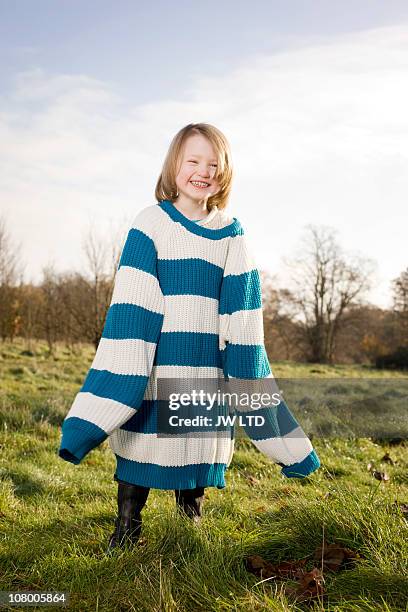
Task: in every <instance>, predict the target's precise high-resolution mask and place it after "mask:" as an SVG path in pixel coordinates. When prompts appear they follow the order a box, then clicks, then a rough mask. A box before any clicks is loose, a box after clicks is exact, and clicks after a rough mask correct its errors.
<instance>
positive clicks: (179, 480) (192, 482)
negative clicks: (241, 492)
mask: <svg viewBox="0 0 408 612" xmlns="http://www.w3.org/2000/svg"><path fill="white" fill-rule="evenodd" d="M115 455H116V453H115ZM116 461H117V467H116V473H115V479H116V478H118V479H119V480H124V481H125V482H128V483H130V484H137V485H139V486H142V487H152V488H155V489H195V488H196V487H217V488H218V489H223V488H224V487H225V486H226V485H225V479H224V474H225V470H226V464H225V463H213V464H209V463H199V464H188V465H183V466H176V467H173V466H172V467H167V466H162V465H156V464H155V463H140V462H139V461H131V460H130V459H124V458H123V457H120V456H119V455H116Z"/></svg>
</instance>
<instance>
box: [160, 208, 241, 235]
mask: <svg viewBox="0 0 408 612" xmlns="http://www.w3.org/2000/svg"><path fill="white" fill-rule="evenodd" d="M158 204H159V206H160V207H161V208H162V209H163V210H164V211H165V212H166V213H167V214H168V215H169V217H171V219H173V221H176V222H178V223H181V224H182V225H183V226H184V227H185V228H186V229H188V230H189V231H190V232H192V233H193V234H198V235H199V236H204V237H205V238H214V239H218V238H225V237H226V236H234V235H235V234H241V233H242V227H241V224H240V222H239V221H238V219H236V218H235V217H233V219H234V221H233V222H232V223H230V224H229V225H226V226H225V227H222V228H219V229H211V228H209V227H206V225H208V223H209V222H210V221H211V220H212V219H214V217H215V216H216V215H218V214H219V211H218V207H217V206H214V207H213V208H212V210H211V212H210V213H209V214H208V215H207V217H205V219H204V220H203V221H202V222H201V223H199V224H197V223H195V222H194V221H192V220H191V219H189V218H188V217H186V216H185V215H183V213H182V212H180V211H179V210H178V208H176V207H175V206H174V204H173V202H172V201H171V200H160V202H159V203H158Z"/></svg>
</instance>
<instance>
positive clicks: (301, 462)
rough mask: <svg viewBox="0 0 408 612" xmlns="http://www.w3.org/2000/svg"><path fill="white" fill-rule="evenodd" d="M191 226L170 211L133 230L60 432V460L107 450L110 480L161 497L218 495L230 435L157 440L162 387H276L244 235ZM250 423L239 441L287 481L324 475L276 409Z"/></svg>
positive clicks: (223, 226)
mask: <svg viewBox="0 0 408 612" xmlns="http://www.w3.org/2000/svg"><path fill="white" fill-rule="evenodd" d="M199 221H200V223H196V222H195V221H193V220H191V219H188V218H187V217H186V216H185V215H184V214H183V213H181V212H180V211H179V210H178V209H177V208H176V207H175V206H174V204H173V203H172V202H171V201H170V200H161V201H159V202H158V203H157V204H153V205H150V206H147V207H145V208H144V209H142V210H141V211H140V212H139V213H138V214H137V216H136V218H135V219H134V221H133V223H132V226H131V228H130V229H129V232H128V235H127V238H126V241H125V244H124V247H123V250H122V253H121V258H120V262H119V266H118V269H117V272H116V276H115V284H114V290H113V295H112V300H111V304H110V307H109V310H108V313H107V316H106V321H105V326H104V329H103V333H102V337H101V340H100V342H99V345H98V348H97V351H96V353H95V357H94V359H93V362H92V364H91V367H90V369H89V371H88V373H87V376H86V378H85V381H84V383H83V385H82V387H81V389H80V390H79V392H78V393H77V395H76V397H75V399H74V402H73V404H72V405H71V407H70V410H69V412H68V414H67V415H66V417H65V419H64V422H63V424H62V439H61V444H60V448H59V451H58V453H59V456H60V457H61V458H62V459H64V460H66V461H69V462H71V463H73V464H79V463H80V462H81V461H82V459H83V458H84V457H85V456H86V455H87V454H88V453H89V452H90V451H91V450H92V449H94V448H96V447H97V446H99V445H100V444H101V443H102V442H103V441H104V440H105V439H108V443H109V445H110V448H111V449H112V451H113V453H114V454H115V457H116V472H115V478H116V479H119V480H124V481H126V482H130V483H133V484H138V485H142V486H145V487H152V488H157V489H191V488H195V487H208V486H213V487H218V488H220V489H221V488H224V487H225V486H226V485H225V480H224V474H225V471H226V469H227V468H228V466H229V465H230V463H231V460H232V456H233V451H234V432H233V428H232V431H231V434H230V435H228V436H225V435H224V436H221V437H217V436H212V437H211V438H208V437H205V436H201V437H200V436H197V435H195V436H194V435H192V436H191V437H188V436H180V435H178V436H167V437H160V436H159V435H158V433H157V429H156V427H157V410H158V408H157V406H158V402H157V395H155V390H156V388H157V387H156V383H157V381H158V380H159V379H163V378H174V379H177V378H186V379H188V378H192V377H195V378H196V377H202V378H210V377H211V378H213V379H219V378H221V377H224V378H225V377H226V378H227V379H229V378H230V377H231V378H234V377H235V378H240V379H245V380H248V382H250V381H254V380H255V382H256V381H257V379H264V378H273V375H272V372H271V369H270V366H269V362H268V358H267V354H266V350H265V346H264V331H263V317H262V301H261V283H260V275H259V271H258V269H257V268H256V266H255V264H254V260H253V257H252V254H251V252H250V250H249V249H248V245H247V241H246V237H245V234H244V230H243V227H242V226H241V224H240V222H239V220H238V219H236V218H235V217H230V216H229V215H228V214H227V213H226V212H225V211H223V210H218V209H217V207H214V208H213V209H212V210H211V212H210V213H209V214H208V215H207V217H205V218H204V219H201V220H199ZM260 382H261V381H260ZM255 412H256V413H257V414H262V415H263V416H264V417H266V419H265V420H266V425H263V426H262V427H261V428H259V427H254V426H252V425H247V426H245V424H244V427H245V430H246V432H247V434H248V435H249V436H250V438H251V440H252V441H253V443H254V445H255V446H256V447H257V448H258V449H259V450H260V451H261V452H263V453H264V454H265V455H266V456H268V457H269V458H270V459H271V460H272V461H273V462H275V463H277V464H278V465H280V466H281V467H282V473H283V474H284V475H285V476H287V477H299V478H303V477H305V476H307V475H309V474H310V473H311V472H313V471H314V470H316V469H317V468H318V467H319V466H320V461H319V458H318V456H317V454H316V452H315V451H314V449H313V447H312V444H311V442H310V440H309V438H308V437H307V436H306V434H305V433H304V432H303V430H302V428H301V427H300V425H299V423H298V422H297V421H296V419H295V418H294V416H293V415H292V414H291V412H290V410H289V408H288V407H287V405H286V403H285V402H284V400H283V399H282V400H281V401H280V403H279V404H278V405H277V406H276V405H271V406H267V407H262V408H261V409H259V410H256V411H255ZM237 413H238V410H237Z"/></svg>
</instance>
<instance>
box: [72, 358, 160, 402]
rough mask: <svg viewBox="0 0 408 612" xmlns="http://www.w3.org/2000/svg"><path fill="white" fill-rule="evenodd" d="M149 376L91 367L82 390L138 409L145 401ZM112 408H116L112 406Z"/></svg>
mask: <svg viewBox="0 0 408 612" xmlns="http://www.w3.org/2000/svg"><path fill="white" fill-rule="evenodd" d="M148 380H149V378H148V376H141V375H138V374H114V373H113V372H109V371H108V370H95V369H93V368H91V369H90V370H89V372H88V374H87V376H86V378H85V382H84V384H83V385H82V387H81V391H83V392H87V393H93V395H97V396H98V397H105V398H107V399H112V400H115V401H116V402H120V403H121V404H124V405H125V406H129V407H130V408H135V409H138V408H139V407H140V404H141V403H142V401H143V396H144V392H145V390H146V386H147V383H148ZM112 410H114V409H113V408H112Z"/></svg>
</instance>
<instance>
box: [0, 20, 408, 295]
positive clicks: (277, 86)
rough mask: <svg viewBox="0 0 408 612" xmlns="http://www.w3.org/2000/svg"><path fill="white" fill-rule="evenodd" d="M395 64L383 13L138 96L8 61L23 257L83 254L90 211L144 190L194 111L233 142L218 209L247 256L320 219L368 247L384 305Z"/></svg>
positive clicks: (396, 102) (394, 167) (398, 208)
mask: <svg viewBox="0 0 408 612" xmlns="http://www.w3.org/2000/svg"><path fill="white" fill-rule="evenodd" d="M407 62H408V27H406V26H395V27H386V28H377V29H373V30H367V31H360V32H357V33H352V34H347V35H339V36H336V37H333V38H332V39H330V40H325V41H322V42H312V43H311V44H310V45H309V46H307V45H306V46H304V45H303V46H301V47H300V48H298V49H296V48H293V44H291V48H290V50H287V51H279V52H277V53H275V54H271V55H265V54H256V55H253V56H251V57H247V58H245V59H243V60H240V61H239V62H237V65H236V67H235V69H234V70H232V71H230V72H229V73H226V74H224V75H222V77H219V76H217V77H213V76H211V75H204V77H201V78H200V77H199V78H197V79H196V80H194V81H192V82H190V83H189V84H188V87H186V90H185V91H184V92H181V93H182V94H183V99H179V98H178V96H177V92H168V93H167V94H166V93H165V92H164V97H163V99H160V100H154V101H152V102H150V103H145V104H139V105H138V104H137V100H136V101H133V100H128V99H123V98H121V97H120V96H119V95H118V94H117V93H116V91H115V89H114V87H113V85H112V84H110V83H107V82H103V81H100V80H98V79H94V78H92V77H90V76H88V75H85V74H79V75H54V74H49V73H47V72H46V71H45V70H43V69H42V68H40V67H39V68H36V69H33V70H29V71H25V72H20V73H18V74H17V75H16V76H15V79H14V81H13V83H12V87H11V89H10V91H8V92H7V94H6V95H5V96H4V97H3V101H2V103H1V107H0V142H1V145H0V147H1V149H0V162H1V163H2V165H3V168H5V170H6V172H3V174H2V177H3V178H1V179H0V180H1V183H0V189H1V193H2V199H3V201H4V202H5V208H6V209H7V210H8V211H9V213H10V216H11V218H12V222H13V225H14V228H13V229H14V230H15V233H16V234H17V235H18V236H17V237H18V238H19V239H20V240H22V241H23V243H24V256H25V257H26V258H27V260H28V261H29V265H28V266H27V269H28V270H29V271H30V272H31V274H32V275H33V276H35V277H38V273H39V270H40V268H41V265H44V264H45V263H46V261H47V259H48V257H49V256H50V255H51V254H54V255H55V257H56V259H57V261H58V262H60V264H62V265H63V266H64V267H67V268H69V267H71V266H76V267H78V268H79V267H81V265H82V257H83V255H82V253H81V250H80V232H81V231H82V230H83V228H84V227H85V226H86V224H87V222H88V221H89V219H95V218H97V219H99V220H100V223H101V224H106V223H107V221H108V219H110V220H112V219H115V218H117V217H118V216H121V215H123V214H127V215H128V217H129V218H130V217H131V216H132V214H134V213H135V212H137V211H138V210H139V209H140V208H142V207H144V206H146V205H148V204H150V203H153V202H154V199H153V193H154V186H155V182H156V180H157V177H158V174H159V172H160V168H161V164H162V161H163V159H164V155H165V153H166V151H167V147H168V145H169V143H170V140H171V138H172V137H173V136H174V134H175V132H176V131H177V130H178V129H180V128H181V127H182V126H183V125H185V124H187V123H190V122H198V121H206V122H209V123H213V124H215V125H217V126H218V127H219V128H220V129H221V130H223V131H224V133H225V134H226V136H227V137H228V139H229V140H230V142H231V146H232V152H233V159H234V162H235V168H236V178H235V182H234V189H233V196H232V199H231V210H232V211H233V213H234V215H235V216H237V217H238V218H240V219H241V220H242V222H243V224H244V226H245V227H246V230H247V233H248V237H249V239H250V241H251V244H252V245H253V248H254V251H255V256H256V260H257V262H258V265H259V266H260V267H262V268H265V269H269V270H270V271H271V272H275V271H276V270H278V269H280V268H279V267H280V265H281V257H283V256H284V255H285V256H287V255H291V253H293V250H294V249H295V247H296V244H297V241H298V240H299V237H300V235H301V233H302V231H303V228H304V227H305V226H306V225H307V224H308V223H319V222H321V223H323V224H327V225H331V226H333V227H335V228H337V229H338V230H339V238H340V241H341V243H342V245H343V246H344V247H345V248H346V249H347V248H348V249H352V250H353V251H356V250H357V251H359V252H360V253H361V254H363V255H364V254H366V255H367V256H368V257H371V258H375V259H377V260H378V261H379V264H380V282H379V286H378V287H377V288H376V292H375V294H373V296H372V299H374V301H377V302H378V303H381V304H383V305H386V303H387V301H388V298H389V296H388V293H389V280H390V279H391V278H393V277H395V276H396V275H397V274H398V273H399V272H400V271H401V270H402V269H403V268H404V267H406V265H407V262H406V260H405V261H404V258H403V252H404V248H405V247H404V245H405V240H406V236H405V234H406V230H405V228H406V221H407V220H406V212H405V202H404V199H403V198H404V194H405V193H406V192H407V186H408V185H407V183H408V178H407V174H406V165H407V157H408V139H407V131H408V119H407V115H406V110H405V109H406V108H407V105H408V82H407V79H406V67H407ZM140 86H141V87H143V83H141V84H140ZM34 228H35V230H34ZM283 284H284V281H283Z"/></svg>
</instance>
